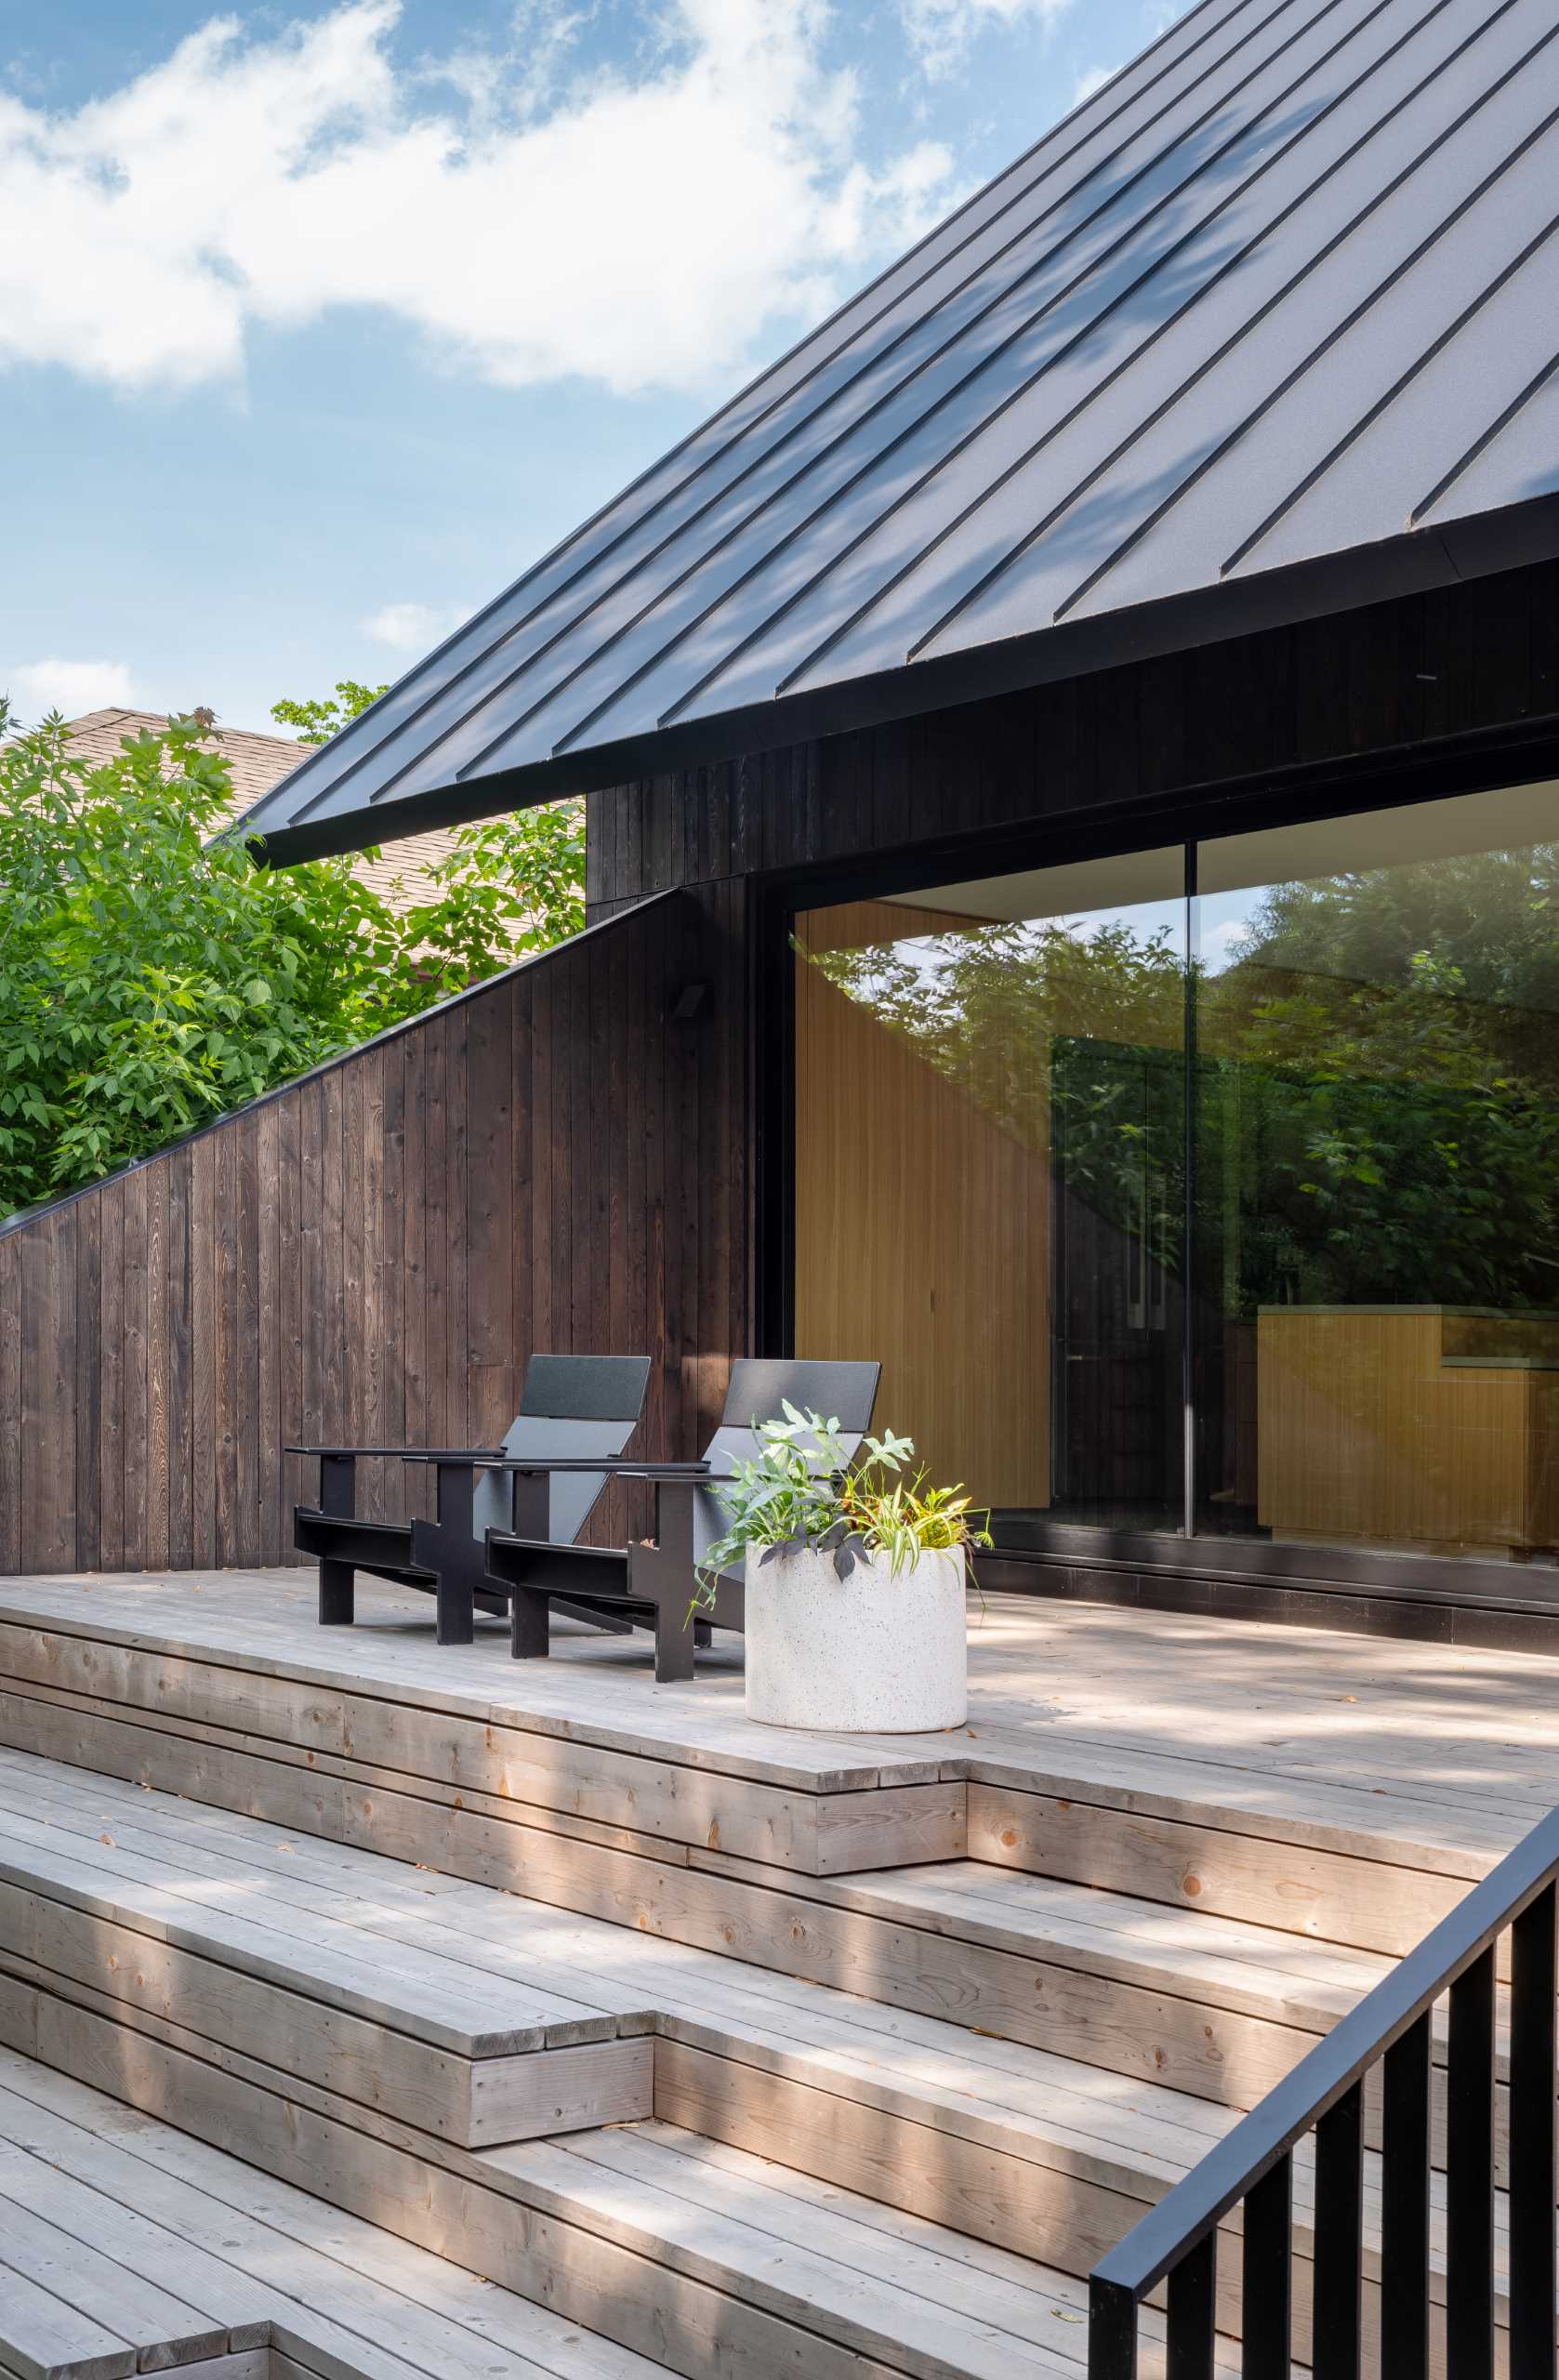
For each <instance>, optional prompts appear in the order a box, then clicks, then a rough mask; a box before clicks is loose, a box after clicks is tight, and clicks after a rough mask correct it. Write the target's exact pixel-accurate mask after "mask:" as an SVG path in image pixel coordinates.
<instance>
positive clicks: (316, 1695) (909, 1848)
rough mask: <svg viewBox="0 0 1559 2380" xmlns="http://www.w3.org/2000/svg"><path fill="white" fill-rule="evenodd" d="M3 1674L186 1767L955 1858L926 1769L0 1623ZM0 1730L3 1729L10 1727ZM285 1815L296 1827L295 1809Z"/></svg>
mask: <svg viewBox="0 0 1559 2380" xmlns="http://www.w3.org/2000/svg"><path fill="white" fill-rule="evenodd" d="M0 1678H3V1679H4V1680H5V1681H6V1683H7V1687H8V1688H9V1689H11V1690H14V1691H15V1692H16V1693H18V1694H20V1695H22V1696H25V1697H28V1698H32V1697H34V1696H35V1697H39V1698H41V1699H46V1700H48V1701H50V1702H52V1703H53V1705H54V1707H55V1708H56V1709H58V1710H70V1711H73V1712H77V1713H78V1715H83V1716H86V1717H90V1716H91V1715H92V1713H93V1712H94V1711H95V1710H97V1709H100V1708H103V1707H112V1708H113V1709H115V1710H117V1711H118V1712H120V1713H121V1714H122V1715H123V1716H125V1717H126V1718H138V1717H139V1719H140V1720H141V1722H142V1723H143V1724H144V1725H146V1726H152V1727H158V1728H161V1729H163V1730H164V1731H165V1732H166V1733H167V1734H168V1735H170V1736H174V1737H177V1739H178V1743H179V1745H180V1748H181V1757H182V1758H183V1759H184V1760H185V1761H186V1762H187V1763H188V1764H189V1765H190V1766H191V1768H192V1769H194V1770H198V1769H199V1767H200V1766H201V1765H202V1763H201V1753H202V1752H203V1750H205V1748H207V1747H209V1749H210V1750H211V1751H212V1752H216V1753H218V1754H219V1753H221V1752H233V1751H238V1750H247V1751H249V1752H263V1753H265V1754H268V1755H269V1756H270V1757H271V1758H272V1759H274V1760H277V1761H279V1762H284V1763H288V1764H291V1765H294V1766H296V1767H297V1771H298V1777H299V1790H300V1792H301V1793H302V1795H303V1797H304V1798H303V1799H302V1800H300V1802H299V1804H298V1805H297V1806H298V1807H299V1809H302V1808H305V1807H307V1806H308V1800H307V1793H308V1786H307V1778H308V1777H309V1775H310V1773H315V1774H318V1775H319V1776H321V1777H326V1776H329V1775H331V1774H338V1775H351V1776H357V1777H365V1776H367V1775H369V1774H371V1773H373V1772H374V1771H376V1770H377V1769H379V1768H383V1769H385V1770H386V1771H389V1772H393V1773H398V1774H400V1775H401V1776H403V1778H408V1779H410V1778H419V1779H422V1780H424V1781H426V1782H428V1783H430V1784H433V1785H436V1786H439V1787H451V1788H453V1789H454V1790H455V1791H456V1792H463V1793H469V1794H475V1795H481V1796H486V1795H490V1796H492V1797H493V1798H494V1799H495V1800H497V1801H500V1802H513V1803H517V1804H520V1805H525V1806H527V1807H529V1808H530V1809H531V1810H533V1811H534V1812H535V1815H536V1817H537V1818H541V1817H542V1816H543V1814H547V1813H549V1814H552V1815H553V1816H555V1817H557V1818H559V1819H560V1820H562V1821H564V1822H575V1821H577V1822H581V1823H583V1824H586V1825H588V1826H590V1827H592V1828H596V1829H600V1830H601V1831H602V1832H607V1833H609V1832H611V1831H629V1832H632V1833H634V1834H637V1835H641V1836H645V1837H648V1838H649V1839H650V1840H652V1841H657V1842H660V1843H662V1844H663V1845H666V1846H667V1848H668V1849H672V1848H674V1847H676V1846H679V1845H682V1846H688V1845H700V1846H702V1847H705V1848H709V1847H723V1848H724V1849H725V1850H727V1851H731V1852H734V1853H736V1854H737V1855H738V1856H740V1857H741V1858H748V1859H760V1860H763V1861H765V1862H768V1863H770V1864H772V1865H773V1866H775V1867H781V1868H791V1869H794V1870H795V1871H797V1872H798V1873H800V1874H805V1875H838V1874H844V1873H848V1872H852V1871H858V1870H861V1869H865V1868H885V1867H899V1866H903V1865H905V1863H906V1862H911V1861H917V1860H937V1859H957V1858H962V1857H963V1856H964V1844H965V1833H966V1815H965V1813H966V1790H965V1787H964V1784H963V1782H962V1779H961V1778H960V1779H958V1780H957V1781H956V1782H939V1781H937V1779H936V1775H935V1772H936V1768H937V1765H938V1764H937V1762H936V1761H935V1760H934V1759H933V1760H931V1761H929V1762H928V1763H927V1764H926V1767H927V1770H928V1771H929V1772H930V1774H929V1776H928V1778H926V1779H925V1781H917V1782H914V1783H909V1784H889V1785H881V1786H855V1787H852V1788H850V1789H848V1790H846V1789H839V1790H832V1791H830V1790H822V1791H803V1790H801V1789H800V1788H799V1787H798V1788H794V1789H790V1788H784V1787H779V1786H775V1785H772V1784H767V1783H764V1782H762V1781H760V1779H758V1778H748V1777H742V1776H733V1775H730V1774H727V1773H725V1772H724V1771H721V1770H719V1769H715V1768H703V1767H696V1766H690V1765H683V1764H682V1763H680V1762H678V1761H675V1760H666V1759H656V1758H654V1757H651V1756H649V1755H647V1754H641V1753H635V1752H622V1751H616V1750H614V1749H611V1748H610V1747H607V1746H601V1745H593V1744H588V1743H582V1742H575V1741H574V1740H572V1739H570V1738H568V1737H566V1736H557V1735H548V1734H541V1733H536V1732H533V1731H530V1730H527V1729H524V1728H519V1727H510V1726H502V1725H498V1724H485V1723H483V1722H482V1721H481V1720H479V1719H470V1718H464V1717H462V1716H460V1715H459V1714H458V1713H457V1712H443V1711H432V1710H428V1709H425V1708H421V1707H418V1706H417V1705H416V1704H413V1703H407V1702H402V1701H392V1700H388V1699H383V1698H381V1697H376V1696H372V1695H366V1694H363V1695H358V1694H352V1693H350V1692H344V1691H342V1690H340V1689H338V1688H337V1689H332V1688H328V1687H324V1686H316V1685H310V1684H308V1683H306V1682H304V1681H302V1680H294V1679H288V1678H284V1677H281V1678H278V1677H270V1676H266V1675H263V1674H257V1673H253V1672H249V1671H243V1670H235V1669H231V1668H225V1667H222V1666H220V1665H219V1664H217V1663H214V1662H207V1661H201V1660H196V1659H180V1658H178V1657H176V1656H174V1655H171V1654H155V1653H147V1652H140V1651H138V1650H137V1649H136V1648H135V1647H133V1646H125V1645H119V1644H114V1643H111V1642H108V1641H106V1640H102V1639H99V1638H92V1637H84V1636H76V1635H73V1634H71V1633H65V1632H58V1633H57V1632H55V1631H48V1632H44V1631H41V1630H36V1629H27V1628H22V1627H19V1626H18V1625H16V1624H15V1623H14V1622H9V1621H0ZM4 1740H6V1741H7V1742H8V1741H10V1740H11V1739H10V1737H9V1736H6V1737H5V1738H4ZM298 1823H299V1824H301V1823H303V1820H302V1818H299V1819H298Z"/></svg>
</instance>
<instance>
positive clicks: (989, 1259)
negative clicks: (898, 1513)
mask: <svg viewBox="0 0 1559 2380" xmlns="http://www.w3.org/2000/svg"><path fill="white" fill-rule="evenodd" d="M978 922H979V920H977V919H958V918H955V917H948V916H946V915H943V914H935V915H933V914H931V913H928V912H926V911H923V910H919V909H914V908H910V907H908V906H902V905H898V904H893V903H889V902H886V901H857V902H850V903H846V904H841V905H839V906H836V907H833V908H830V909H825V910H814V911H812V912H810V913H809V914H808V915H806V916H804V917H802V918H800V919H798V921H797V941H798V942H799V944H800V945H802V947H801V949H800V950H799V952H798V954H797V959H796V1087H797V1098H796V1144H795V1145H796V1198H795V1250H796V1305H795V1339H796V1353H797V1354H798V1355H820V1356H837V1357H850V1356H873V1355H874V1356H876V1357H878V1358H879V1361H880V1362H881V1365H882V1386H881V1389H880V1392H879V1396H878V1401H877V1415H878V1422H879V1426H880V1425H881V1424H882V1423H884V1422H886V1423H888V1424H890V1425H891V1426H892V1428H893V1429H895V1430H897V1431H899V1432H900V1433H901V1435H907V1436H909V1437H912V1438H913V1439H914V1440H915V1446H916V1453H917V1456H918V1459H919V1460H920V1461H924V1462H926V1463H927V1464H928V1465H929V1467H930V1469H931V1474H932V1476H933V1477H934V1478H936V1479H938V1480H940V1481H945V1482H949V1483H950V1482H952V1481H955V1480H958V1481H962V1482H963V1483H964V1485H966V1486H967V1487H968V1488H969V1489H970V1491H971V1494H973V1495H974V1496H976V1497H977V1498H978V1499H979V1501H981V1502H982V1503H984V1504H1000V1505H1018V1506H1023V1507H1025V1508H1042V1507H1043V1506H1045V1505H1046V1504H1048V1503H1049V1502H1050V1151H1049V1147H1048V1145H1046V1146H1044V1147H1033V1146H1029V1145H1027V1144H1025V1143H1024V1141H1022V1140H1020V1139H1019V1138H1018V1136H1017V1135H1016V1134H1015V1133H1014V1132H1011V1131H1007V1130H1006V1129H1005V1128H1004V1127H1003V1126H1002V1124H1001V1123H999V1122H998V1121H997V1119H996V1118H995V1117H991V1116H989V1115H987V1114H986V1113H985V1112H984V1109H983V1108H982V1107H981V1106H980V1105H979V1104H978V1103H977V1101H975V1100H974V1099H973V1098H972V1097H971V1096H970V1095H969V1093H968V1092H967V1091H965V1090H964V1089H963V1088H962V1087H961V1086H960V1085H959V1084H958V1082H957V1081H956V1080H952V1079H950V1078H948V1077H946V1076H945V1075H943V1074H941V1073H939V1072H937V1070H936V1069H935V1068H934V1067H932V1066H931V1065H930V1064H928V1063H927V1062H926V1060H925V1059H924V1058H923V1057H922V1056H921V1055H920V1053H919V1052H918V1051H917V1050H916V1049H915V1047H914V1046H913V1044H912V1043H911V1042H910V1041H909V1040H908V1039H907V1038H905V1035H904V1034H903V1033H902V1032H899V1031H897V1030H896V1029H895V1028H894V1027H893V1026H892V1025H889V1024H886V1023H884V1021H883V1020H882V1019H881V1018H880V1017H879V1016H878V1015H876V1014H874V1013H873V1012H872V1010H871V1008H870V1007H869V1006H868V1005H866V1004H865V1002H863V1001H861V1000H859V999H856V998H852V997H851V995H850V994H849V993H847V992H844V991H841V990H840V989H839V987H838V985H835V984H832V983H830V982H829V980H828V978H827V976H826V974H825V973H824V972H823V971H822V969H821V968H819V967H818V966H817V965H816V963H815V961H814V959H813V958H809V957H808V956H807V955H806V953H807V952H809V951H810V952H813V953H817V952H821V951H825V950H839V949H852V948H858V947H860V946H861V945H864V944H869V943H887V942H892V941H895V940H898V939H901V938H903V937H905V936H906V935H910V934H914V933H934V932H945V931H947V930H948V929H949V928H956V927H958V925H960V924H965V923H968V924H975V923H978Z"/></svg>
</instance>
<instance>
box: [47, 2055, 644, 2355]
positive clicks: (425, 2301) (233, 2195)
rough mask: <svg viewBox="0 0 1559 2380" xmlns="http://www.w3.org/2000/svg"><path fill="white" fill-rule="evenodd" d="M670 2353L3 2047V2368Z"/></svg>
mask: <svg viewBox="0 0 1559 2380" xmlns="http://www.w3.org/2000/svg"><path fill="white" fill-rule="evenodd" d="M660 2369H661V2367H660V2366H659V2365H658V2364H657V2363H654V2362H653V2361H651V2360H648V2359H646V2358H644V2357H641V2356H640V2355H637V2354H634V2353H632V2352H631V2351H629V2350H628V2349H625V2348H623V2347H617V2346H615V2345H614V2344H613V2343H612V2342H611V2341H609V2340H606V2339H603V2338H598V2337H594V2336H592V2335H591V2334H588V2333H586V2332H582V2331H580V2330H579V2329H578V2328H577V2327H576V2326H575V2325H574V2324H573V2323H570V2322H568V2321H563V2320H562V2319H561V2318H560V2317H559V2316H557V2315H556V2314H553V2313H551V2312H548V2310H547V2309H546V2308H545V2307H539V2306H535V2305H532V2304H529V2303H527V2302H526V2301H524V2300H523V2299H521V2298H518V2297H515V2296H512V2295H510V2294H509V2293H508V2292H506V2291H504V2290H501V2289H495V2288H494V2287H493V2286H492V2284H491V2283H490V2282H487V2281H481V2280H477V2279H475V2278H473V2276H472V2275H471V2274H470V2273H469V2272H468V2271H465V2270H463V2269H462V2268H460V2267H459V2266H458V2265H457V2264H454V2263H449V2262H446V2261H444V2260H443V2258H441V2257H439V2256H435V2255H431V2254H428V2253H426V2252H425V2251H424V2250H422V2249H420V2248H417V2247H416V2246H413V2245H410V2244H408V2242H407V2241H404V2240H403V2239H399V2238H397V2237H395V2236H394V2235H393V2234H392V2233H390V2232H389V2231H387V2230H385V2229H383V2228H381V2227H379V2226H377V2225H375V2224H372V2223H368V2222H363V2221H361V2220H359V2219H357V2218H355V2217H353V2216H351V2215H344V2214H341V2213H339V2212H337V2211H336V2210H334V2209H330V2208H327V2207H324V2206H323V2205H322V2204H321V2203H320V2202H319V2201H318V2200H317V2199H313V2198H310V2197H309V2196H308V2195H307V2194H306V2193H305V2192H303V2191H301V2190H298V2189H296V2188H290V2187H289V2186H288V2185H287V2184H285V2183H284V2182H280V2181H275V2180H272V2179H271V2178H270V2177H269V2176H267V2175H262V2174H260V2173H258V2172H257V2171H256V2170H255V2168H254V2166H253V2165H250V2164H245V2163H242V2162H240V2161H239V2160H238V2159H237V2158H234V2157H231V2156H228V2155H225V2154H224V2153H223V2152H222V2151H220V2150H219V2149H213V2148H210V2147H208V2146H206V2145H205V2144H204V2143H202V2142H200V2141H197V2140H192V2139H190V2138H187V2137H185V2136H183V2135H180V2134H178V2133H176V2132H174V2131H173V2130H171V2129H170V2128H169V2127H168V2126H167V2125H165V2124H162V2123H159V2122H155V2121H154V2120H152V2118H150V2117H148V2116H146V2115H144V2114H140V2113H138V2112H136V2111H135V2110H134V2109H130V2108H127V2107H126V2106H124V2105H123V2104H121V2103H120V2102H119V2101H118V2100H117V2099H114V2098H112V2097H110V2096H107V2095H105V2094H104V2093H102V2092H99V2091H97V2090H94V2089H92V2088H90V2087H88V2086H87V2085H86V2084H85V2083H81V2082H80V2081H78V2080H75V2079H73V2078H72V2077H69V2076H66V2075H63V2074H59V2073H55V2072H52V2071H51V2070H50V2069H48V2068H46V2067H43V2066H39V2065H36V2064H34V2063H33V2062H32V2061H31V2060H29V2059H27V2058H24V2057H21V2056H17V2055H16V2054H15V2053H14V2052H11V2051H8V2050H7V2051H0V2372H10V2373H17V2374H19V2375H20V2380H38V2375H39V2374H40V2373H45V2372H47V2373H56V2374H58V2375H59V2380H120V2375H124V2374H128V2373H135V2372H155V2371H165V2370H176V2371H177V2372H178V2373H179V2375H180V2380H656V2375H657V2374H658V2373H659V2372H660Z"/></svg>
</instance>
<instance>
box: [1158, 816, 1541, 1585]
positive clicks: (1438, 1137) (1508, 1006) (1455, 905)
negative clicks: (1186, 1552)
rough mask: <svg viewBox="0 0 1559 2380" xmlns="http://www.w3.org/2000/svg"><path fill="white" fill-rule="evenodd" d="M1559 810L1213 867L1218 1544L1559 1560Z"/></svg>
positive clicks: (1202, 1517) (1206, 894) (1199, 1157)
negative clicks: (1232, 1539)
mask: <svg viewBox="0 0 1559 2380" xmlns="http://www.w3.org/2000/svg"><path fill="white" fill-rule="evenodd" d="M1556 809H1559V797H1556V794H1555V789H1554V788H1553V787H1548V786H1540V787H1519V788H1516V789H1514V790H1513V791H1505V792H1498V793H1486V794H1477V795H1473V796H1469V797H1467V798H1464V799H1460V800H1447V801H1439V802H1431V803H1425V804H1423V805H1421V806H1420V807H1416V808H1413V809H1410V810H1399V811H1394V812H1390V813H1374V814H1372V815H1366V816H1363V817H1355V818H1344V819H1337V820H1333V821H1330V822H1329V823H1328V824H1326V825H1324V826H1301V827H1288V828H1283V829H1280V830H1278V831H1276V832H1274V833H1270V834H1258V835H1242V836H1237V837H1232V838H1230V839H1228V840H1223V841H1218V842H1209V843H1204V844H1203V845H1202V846H1201V847H1200V850H1199V852H1198V853H1197V871H1198V885H1199V890H1200V900H1199V904H1198V906H1199V910H1200V924H1199V932H1198V937H1197V959H1196V1016H1197V1028H1196V1033H1197V1048H1198V1053H1199V1055H1198V1064H1197V1068H1196V1185H1197V1198H1196V1212H1197V1230H1196V1242H1197V1245H1196V1265H1195V1277H1196V1283H1197V1291H1198V1304H1199V1306H1202V1307H1205V1308H1206V1310H1207V1313H1208V1317H1209V1319H1208V1327H1207V1329H1206V1330H1205V1331H1204V1333H1203V1334H1202V1343H1201V1345H1200V1347H1199V1349H1198V1354H1197V1366H1196V1371H1197V1380H1196V1409H1197V1415H1198V1438H1199V1444H1200V1454H1201V1461H1200V1465H1199V1469H1200V1474H1201V1495H1200V1498H1199V1501H1198V1510H1197V1515H1196V1526H1197V1527H1198V1528H1201V1529H1207V1530H1215V1531H1222V1532H1231V1531H1232V1532H1234V1533H1236V1534H1239V1535H1251V1534H1257V1535H1261V1536H1266V1537H1273V1538H1277V1539H1280V1540H1283V1541H1285V1542H1288V1543H1305V1542H1317V1543H1322V1544H1329V1545H1356V1546H1360V1547H1370V1548H1375V1549H1384V1550H1396V1551H1404V1552H1415V1553H1420V1554H1473V1555H1480V1556H1483V1557H1484V1558H1495V1559H1500V1560H1517V1561H1522V1560H1529V1559H1532V1558H1534V1557H1537V1558H1542V1559H1548V1560H1552V1558H1553V1557H1554V1554H1555V1550H1556V1548H1559V878H1556V858H1559V850H1556V844H1555V840H1554V838H1555V834H1556V830H1559V817H1556Z"/></svg>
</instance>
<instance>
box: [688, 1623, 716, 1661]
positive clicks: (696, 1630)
mask: <svg viewBox="0 0 1559 2380" xmlns="http://www.w3.org/2000/svg"><path fill="white" fill-rule="evenodd" d="M714 1641H715V1632H714V1630H713V1629H712V1628H711V1627H710V1625H709V1623H708V1621H707V1620H694V1623H693V1644H694V1651H695V1652H699V1653H707V1651H708V1649H709V1646H711V1645H712V1644H713V1643H714Z"/></svg>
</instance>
